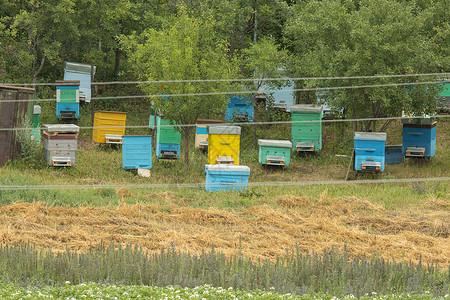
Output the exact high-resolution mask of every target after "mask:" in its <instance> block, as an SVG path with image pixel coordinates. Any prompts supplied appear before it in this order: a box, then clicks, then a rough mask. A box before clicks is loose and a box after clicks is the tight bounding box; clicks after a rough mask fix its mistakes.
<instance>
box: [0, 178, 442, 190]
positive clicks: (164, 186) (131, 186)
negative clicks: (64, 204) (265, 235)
mask: <svg viewBox="0 0 450 300" xmlns="http://www.w3.org/2000/svg"><path fill="white" fill-rule="evenodd" d="M444 181H450V177H432V178H401V179H362V180H321V181H270V182H249V183H248V186H251V187H262V186H315V185H343V184H345V185H351V184H369V183H370V184H388V183H413V182H444ZM236 185H237V186H240V185H242V184H236ZM205 186H211V187H213V186H217V184H206V183H173V184H158V183H155V184H94V185H87V184H80V185H74V184H71V185H0V190H1V191H11V190H79V189H119V188H129V189H169V188H170V189H174V188H204V187H205Z"/></svg>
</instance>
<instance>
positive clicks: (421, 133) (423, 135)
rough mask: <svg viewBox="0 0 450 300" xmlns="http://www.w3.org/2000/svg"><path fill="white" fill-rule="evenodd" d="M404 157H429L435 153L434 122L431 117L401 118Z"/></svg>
mask: <svg viewBox="0 0 450 300" xmlns="http://www.w3.org/2000/svg"><path fill="white" fill-rule="evenodd" d="M402 122H403V134H402V145H403V149H402V151H403V155H404V156H405V157H422V158H431V157H432V156H433V155H435V154H436V122H435V121H434V119H433V118H423V119H406V118H405V119H402Z"/></svg>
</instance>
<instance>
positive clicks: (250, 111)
mask: <svg viewBox="0 0 450 300" xmlns="http://www.w3.org/2000/svg"><path fill="white" fill-rule="evenodd" d="M254 110H255V108H254V105H253V95H247V96H241V95H233V96H230V101H229V102H228V107H227V110H226V112H225V121H227V122H231V121H235V122H236V121H241V122H253V115H254Z"/></svg>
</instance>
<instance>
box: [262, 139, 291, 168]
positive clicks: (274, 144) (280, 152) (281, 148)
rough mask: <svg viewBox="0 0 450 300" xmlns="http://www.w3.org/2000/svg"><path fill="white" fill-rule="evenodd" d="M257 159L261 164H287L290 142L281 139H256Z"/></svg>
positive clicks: (289, 154)
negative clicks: (257, 147)
mask: <svg viewBox="0 0 450 300" xmlns="http://www.w3.org/2000/svg"><path fill="white" fill-rule="evenodd" d="M258 145H259V156H258V161H259V163H260V164H263V165H276V166H289V164H290V162H291V149H292V143H291V142H290V141H281V140H262V139H260V140H258Z"/></svg>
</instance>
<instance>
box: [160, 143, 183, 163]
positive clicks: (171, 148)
mask: <svg viewBox="0 0 450 300" xmlns="http://www.w3.org/2000/svg"><path fill="white" fill-rule="evenodd" d="M180 151H181V146H180V144H166V143H159V142H157V143H156V156H157V157H158V158H160V159H161V158H164V159H178V158H180Z"/></svg>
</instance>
